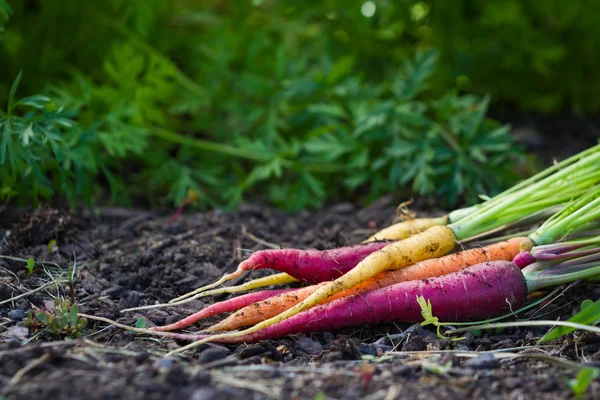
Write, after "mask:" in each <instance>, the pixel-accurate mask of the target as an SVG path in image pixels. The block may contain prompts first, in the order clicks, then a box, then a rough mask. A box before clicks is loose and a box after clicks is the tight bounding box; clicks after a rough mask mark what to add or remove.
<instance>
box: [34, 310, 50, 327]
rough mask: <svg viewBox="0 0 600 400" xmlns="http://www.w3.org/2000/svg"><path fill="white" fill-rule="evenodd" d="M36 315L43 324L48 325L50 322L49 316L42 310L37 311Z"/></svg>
mask: <svg viewBox="0 0 600 400" xmlns="http://www.w3.org/2000/svg"><path fill="white" fill-rule="evenodd" d="M35 317H36V318H37V319H38V321H40V322H41V323H42V324H44V325H47V324H48V317H47V316H46V314H44V313H42V312H40V313H37V314H36V315H35Z"/></svg>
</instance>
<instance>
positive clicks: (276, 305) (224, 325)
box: [206, 237, 533, 332]
mask: <svg viewBox="0 0 600 400" xmlns="http://www.w3.org/2000/svg"><path fill="white" fill-rule="evenodd" d="M532 245H533V243H532V242H531V240H530V239H529V238H527V237H516V238H511V239H509V240H508V241H502V242H498V243H493V244H491V245H488V246H486V247H483V248H473V249H469V250H464V251H461V252H459V253H454V254H449V255H446V256H443V257H440V258H434V259H429V260H425V261H420V262H418V263H415V264H413V265H410V266H407V267H406V268H402V269H400V270H388V271H385V272H382V273H380V274H379V275H377V276H375V277H373V278H371V279H368V280H366V281H365V282H363V283H362V284H360V285H358V286H356V287H353V288H351V289H347V290H343V291H341V292H339V293H337V294H335V295H333V296H331V297H329V298H327V299H326V300H324V301H322V302H321V303H320V304H324V303H329V302H331V301H333V300H336V299H339V298H342V297H347V296H351V295H355V294H360V293H364V292H366V291H369V290H374V289H378V288H381V287H386V286H390V285H393V284H396V283H399V282H405V281H411V280H418V279H425V278H433V277H436V276H442V275H447V274H449V273H452V272H456V271H460V270H462V269H465V268H468V267H470V266H473V265H475V264H479V263H482V262H486V261H511V260H512V259H513V258H514V257H515V256H516V255H518V254H521V253H520V252H521V251H525V250H529V249H531V247H532ZM325 284H326V283H323V284H320V285H313V286H308V287H305V288H301V289H298V290H296V291H293V292H288V293H285V294H281V295H278V296H276V297H271V298H269V299H267V300H264V301H260V302H258V303H254V304H250V305H248V306H246V307H244V308H242V309H240V310H239V311H237V312H235V313H233V314H232V315H230V316H229V317H227V318H225V319H224V320H223V321H221V322H219V323H217V324H215V325H213V326H211V327H210V328H208V329H206V331H207V332H219V331H231V330H234V329H239V328H242V327H245V326H250V325H253V324H256V323H259V322H261V321H264V320H266V319H268V318H271V317H274V316H276V315H278V314H280V313H282V312H284V311H285V310H287V309H289V308H291V307H293V306H294V305H296V304H298V303H300V302H301V301H303V300H305V299H306V298H308V296H310V295H311V294H312V293H314V292H315V291H316V290H317V289H318V288H320V287H322V286H323V285H325Z"/></svg>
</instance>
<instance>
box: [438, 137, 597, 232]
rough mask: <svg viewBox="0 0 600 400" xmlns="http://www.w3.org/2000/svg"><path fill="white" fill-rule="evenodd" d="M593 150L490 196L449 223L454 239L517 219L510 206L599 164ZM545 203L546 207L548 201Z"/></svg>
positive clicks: (521, 202) (525, 202)
mask: <svg viewBox="0 0 600 400" xmlns="http://www.w3.org/2000/svg"><path fill="white" fill-rule="evenodd" d="M592 149H593V150H594V152H592V153H591V154H590V153H589V151H586V152H583V153H581V154H589V155H588V156H587V157H584V158H581V157H580V154H579V155H577V156H575V157H572V158H571V159H573V158H576V159H577V160H578V161H577V162H573V163H572V164H570V165H568V166H566V167H564V168H562V169H560V170H559V171H558V172H556V173H554V174H552V175H549V172H548V171H547V170H545V171H542V173H540V174H538V175H536V176H534V177H533V178H530V179H529V180H527V181H530V184H529V185H528V186H525V187H522V188H521V189H520V190H518V191H515V190H510V193H509V194H505V193H503V194H500V195H498V196H496V197H494V198H492V199H490V200H489V201H487V202H486V203H484V204H483V206H482V207H481V209H479V210H478V211H477V212H475V213H473V214H471V215H469V216H467V217H465V218H464V219H461V220H460V221H458V222H456V223H454V224H451V225H449V227H450V228H452V230H453V231H454V233H455V234H456V238H457V239H458V240H461V239H465V238H468V237H470V236H474V235H476V234H478V233H481V232H485V231H486V230H490V229H493V228H494V227H497V226H501V225H505V224H508V223H510V222H513V221H515V220H517V219H519V217H520V216H519V214H515V213H514V212H512V209H513V208H514V207H516V206H518V205H519V204H525V205H526V204H528V203H527V200H528V199H529V198H530V197H531V196H534V197H535V194H536V193H537V192H538V191H540V190H546V189H547V188H549V187H554V184H556V183H557V182H560V181H561V180H567V181H568V180H569V179H573V176H574V174H576V173H577V172H580V171H582V170H585V171H586V172H587V171H588V170H587V168H588V167H590V166H592V167H593V166H596V165H598V163H599V162H600V145H599V146H594V147H593V148H592ZM590 150H591V149H590ZM571 159H569V160H571ZM569 160H566V161H569ZM555 167H556V166H554V167H551V168H549V169H550V170H553V169H555ZM598 174H600V169H598V171H597V172H596V176H597V175H598ZM540 176H542V177H543V179H541V180H540V179H539V177H540ZM534 178H535V179H534ZM527 181H525V182H527ZM568 182H569V181H568ZM568 182H567V183H565V184H564V186H567V185H568ZM588 182H589V184H590V185H593V184H594V183H595V179H592V178H590V180H589V181H588ZM521 185H522V184H519V185H517V186H521ZM559 189H560V188H556V190H559ZM584 196H585V195H584ZM550 200H552V199H550ZM554 200H555V201H557V204H558V203H559V202H560V201H559V200H561V199H559V198H558V197H557V198H556V199H554ZM545 205H546V206H547V205H548V204H545ZM529 213H530V212H529ZM526 215H527V214H524V215H522V217H524V216H526ZM561 215H562V214H561ZM554 218H557V216H556V215H555V216H553V217H551V218H550V219H549V221H551V220H553V219H554ZM536 238H537V239H538V240H539V241H536V240H534V239H533V238H532V240H533V241H534V243H536V244H545V243H549V242H551V241H552V237H551V236H544V237H543V238H542V237H536Z"/></svg>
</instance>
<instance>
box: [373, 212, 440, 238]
mask: <svg viewBox="0 0 600 400" xmlns="http://www.w3.org/2000/svg"><path fill="white" fill-rule="evenodd" d="M447 224H448V217H447V216H444V217H439V218H417V219H411V220H408V221H402V222H398V223H396V224H393V225H390V226H388V227H387V228H384V229H382V230H380V231H379V232H377V233H375V234H374V235H372V236H371V237H369V238H368V239H367V240H365V241H363V243H369V242H374V241H377V240H403V239H406V238H408V237H410V236H413V235H415V234H417V233H420V232H423V231H425V230H427V229H429V228H431V227H432V226H438V225H440V226H444V225H447Z"/></svg>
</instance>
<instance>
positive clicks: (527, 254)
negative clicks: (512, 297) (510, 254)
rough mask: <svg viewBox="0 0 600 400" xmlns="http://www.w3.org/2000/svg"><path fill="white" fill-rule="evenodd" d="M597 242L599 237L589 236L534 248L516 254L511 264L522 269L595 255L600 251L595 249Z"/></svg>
mask: <svg viewBox="0 0 600 400" xmlns="http://www.w3.org/2000/svg"><path fill="white" fill-rule="evenodd" d="M592 233H596V232H592ZM599 242H600V236H591V237H587V238H585V239H578V240H573V241H568V242H562V243H552V244H545V245H541V246H535V247H534V248H532V249H531V250H530V251H523V252H521V253H519V254H517V256H515V258H514V259H513V262H514V263H515V264H517V265H518V266H519V267H520V268H521V269H523V268H524V267H526V266H528V265H529V264H532V263H534V262H536V261H548V260H564V259H570V258H576V257H581V256H585V255H590V254H595V253H597V252H598V251H599V250H600V248H598V247H597V245H598V243H599ZM594 245H595V246H594Z"/></svg>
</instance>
